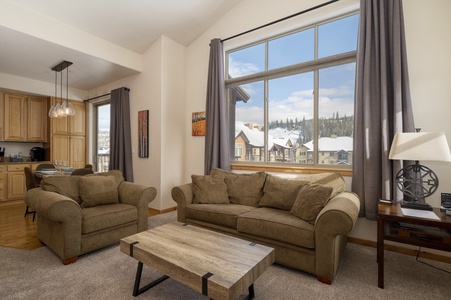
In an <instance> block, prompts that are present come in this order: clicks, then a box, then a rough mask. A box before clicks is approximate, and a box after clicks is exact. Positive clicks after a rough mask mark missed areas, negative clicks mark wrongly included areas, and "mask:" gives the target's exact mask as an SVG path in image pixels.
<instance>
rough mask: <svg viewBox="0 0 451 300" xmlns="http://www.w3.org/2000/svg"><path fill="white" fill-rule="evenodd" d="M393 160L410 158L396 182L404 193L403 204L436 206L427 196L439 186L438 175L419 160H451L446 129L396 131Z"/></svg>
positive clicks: (391, 156) (428, 208) (391, 150)
mask: <svg viewBox="0 0 451 300" xmlns="http://www.w3.org/2000/svg"><path fill="white" fill-rule="evenodd" d="M388 157H389V158H390V159H393V160H410V161H415V163H414V164H412V165H408V166H405V167H404V168H402V169H401V170H400V171H399V172H398V174H397V175H396V185H397V186H398V188H399V189H400V190H401V191H402V192H403V194H404V200H403V202H402V203H401V207H405V208H413V209H423V210H432V207H431V206H430V205H429V204H427V203H425V202H424V198H425V197H428V196H430V195H432V194H433V193H434V192H435V191H436V190H437V188H438V178H437V175H436V174H435V173H434V172H433V171H432V170H431V169H429V168H428V167H426V166H423V165H420V163H419V161H420V160H421V161H447V162H450V161H451V153H450V150H449V146H448V141H447V140H446V136H445V134H444V133H443V132H403V133H396V134H395V137H394V138H393V143H392V145H391V149H390V154H389V156H388Z"/></svg>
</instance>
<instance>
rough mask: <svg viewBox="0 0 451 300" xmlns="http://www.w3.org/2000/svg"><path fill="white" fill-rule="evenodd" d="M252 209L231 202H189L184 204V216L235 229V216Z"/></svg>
mask: <svg viewBox="0 0 451 300" xmlns="http://www.w3.org/2000/svg"><path fill="white" fill-rule="evenodd" d="M253 209H256V208H255V207H252V206H247V205H240V204H233V203H231V204H215V205H210V204H191V205H187V206H186V218H187V219H191V220H197V221H202V222H207V223H212V224H216V225H220V226H225V227H228V228H234V229H236V220H237V217H238V216H239V215H241V214H243V213H245V212H249V211H251V210H253Z"/></svg>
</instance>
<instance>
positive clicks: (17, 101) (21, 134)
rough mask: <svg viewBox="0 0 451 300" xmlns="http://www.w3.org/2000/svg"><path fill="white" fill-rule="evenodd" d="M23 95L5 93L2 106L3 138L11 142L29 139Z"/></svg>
mask: <svg viewBox="0 0 451 300" xmlns="http://www.w3.org/2000/svg"><path fill="white" fill-rule="evenodd" d="M25 100H26V99H25V97H24V96H21V95H11V94H4V97H3V99H2V101H1V106H2V110H1V111H2V112H3V113H2V119H3V120H2V125H3V130H2V140H3V141H11V142H26V141H27V132H26V130H27V125H26V124H27V120H26V115H27V114H26V113H27V110H26V102H25Z"/></svg>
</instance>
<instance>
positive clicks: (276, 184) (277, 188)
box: [260, 174, 307, 211]
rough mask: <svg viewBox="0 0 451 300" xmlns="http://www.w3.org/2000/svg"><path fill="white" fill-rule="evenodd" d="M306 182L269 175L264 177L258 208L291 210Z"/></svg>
mask: <svg viewBox="0 0 451 300" xmlns="http://www.w3.org/2000/svg"><path fill="white" fill-rule="evenodd" d="M306 183H307V181H304V180H300V179H286V178H281V177H278V176H274V175H271V174H268V175H266V182H265V186H264V187H263V197H262V199H261V200H260V206H265V207H274V208H279V209H284V210H288V211H289V210H291V208H292V207H293V203H294V201H295V200H296V196H297V194H298V192H299V189H300V188H301V186H303V185H304V184H306Z"/></svg>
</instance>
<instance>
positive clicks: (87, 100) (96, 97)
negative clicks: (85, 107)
mask: <svg viewBox="0 0 451 300" xmlns="http://www.w3.org/2000/svg"><path fill="white" fill-rule="evenodd" d="M108 95H111V93H108V94H103V95H100V96H95V97H92V98H89V99H86V100H83V102H89V101H91V100H94V99H98V98H102V97H105V96H108Z"/></svg>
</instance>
